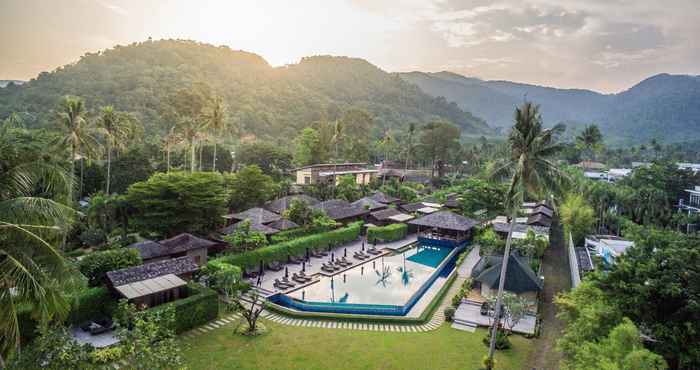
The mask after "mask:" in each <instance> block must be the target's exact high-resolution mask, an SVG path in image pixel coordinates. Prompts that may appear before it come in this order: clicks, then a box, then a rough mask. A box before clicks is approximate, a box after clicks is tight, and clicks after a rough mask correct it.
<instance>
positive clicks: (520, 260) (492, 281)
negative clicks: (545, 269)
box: [471, 252, 543, 305]
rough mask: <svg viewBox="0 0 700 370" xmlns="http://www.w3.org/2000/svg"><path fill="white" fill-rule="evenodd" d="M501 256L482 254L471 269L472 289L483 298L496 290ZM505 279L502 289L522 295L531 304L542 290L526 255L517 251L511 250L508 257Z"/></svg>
mask: <svg viewBox="0 0 700 370" xmlns="http://www.w3.org/2000/svg"><path fill="white" fill-rule="evenodd" d="M502 262H503V256H484V257H481V259H480V260H479V262H477V263H476V265H475V266H474V268H473V269H472V274H471V276H472V278H473V279H474V282H475V286H474V289H475V290H477V291H479V292H480V294H481V296H482V297H483V298H488V297H490V296H491V295H495V294H496V293H497V292H498V285H499V283H500V279H501V264H502ZM507 269H508V270H507V271H506V281H505V283H504V286H503V289H504V290H506V291H508V292H511V293H513V294H517V295H518V296H520V297H524V298H526V299H527V301H528V302H529V303H530V304H531V305H536V304H537V295H538V293H539V292H540V291H542V287H543V283H542V279H540V278H539V277H537V275H536V274H535V272H534V271H532V268H531V267H530V264H529V263H528V261H527V258H526V257H523V256H521V255H520V254H519V253H518V252H512V253H511V254H510V256H509V259H508V267H507Z"/></svg>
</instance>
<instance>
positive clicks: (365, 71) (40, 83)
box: [0, 40, 491, 141]
mask: <svg viewBox="0 0 700 370" xmlns="http://www.w3.org/2000/svg"><path fill="white" fill-rule="evenodd" d="M199 82H203V83H205V84H207V85H209V86H210V87H211V88H212V90H214V91H215V92H216V93H218V94H219V95H220V96H222V97H223V99H224V101H225V103H226V104H227V105H228V110H229V111H230V113H231V115H232V120H234V121H235V122H234V123H236V124H237V125H238V126H239V127H240V128H241V131H242V132H243V133H245V134H247V135H250V134H253V135H256V136H258V137H263V138H267V139H279V140H280V141H283V140H286V141H289V138H290V137H294V136H295V135H296V134H297V133H298V129H300V128H302V127H304V126H306V125H309V124H310V123H312V122H314V121H316V120H319V119H333V118H334V116H337V115H338V114H340V113H342V112H343V111H344V110H346V109H349V108H360V109H364V110H366V111H368V112H369V113H370V114H371V115H372V116H373V117H374V125H373V130H374V131H375V134H377V135H379V132H380V131H381V130H383V129H385V128H397V127H402V126H404V125H407V124H408V123H409V122H418V123H425V122H428V121H431V120H448V121H451V122H452V123H454V124H456V125H458V126H460V127H461V128H462V129H463V132H465V133H473V134H482V133H489V132H491V129H490V128H489V127H488V126H487V125H486V123H485V122H484V121H483V120H481V119H480V118H477V117H475V116H473V115H471V114H470V113H468V112H465V111H463V110H461V109H460V108H459V107H458V106H457V105H456V104H455V103H449V102H447V101H446V100H445V99H444V98H434V97H432V96H430V95H428V94H426V93H424V92H422V91H421V90H420V89H419V88H418V87H416V86H415V85H413V84H410V83H408V82H406V81H404V80H403V79H401V78H400V77H399V76H397V75H395V74H390V73H387V72H384V71H382V70H380V69H379V68H377V67H375V66H373V65H372V64H370V63H368V62H366V61H364V60H361V59H352V58H345V57H330V56H315V57H308V58H304V59H302V60H301V62H300V63H298V64H294V65H289V66H285V67H279V68H273V67H271V66H270V65H269V64H268V63H267V62H266V61H265V60H264V59H263V58H262V57H260V56H258V55H256V54H252V53H247V52H244V51H235V50H232V49H230V48H228V47H216V46H212V45H208V44H202V43H197V42H193V41H182V40H162V41H147V42H143V43H135V44H131V45H128V46H117V47H115V48H114V49H109V50H106V51H103V52H99V53H93V54H87V55H85V56H83V57H82V58H81V59H80V61H78V62H77V63H74V64H70V65H67V66H64V67H60V68H58V69H56V70H55V71H53V72H50V73H41V74H40V75H39V76H38V77H37V78H36V79H33V80H31V81H29V82H27V83H26V84H24V85H22V86H8V87H7V88H3V89H0V118H2V117H6V116H7V115H8V114H10V113H11V112H27V114H24V115H23V118H24V120H25V122H26V123H27V124H28V125H29V126H34V127H41V126H47V125H49V124H51V122H52V120H53V117H54V116H53V113H52V110H53V109H55V107H56V105H57V103H58V101H59V99H60V97H61V96H63V95H66V94H70V95H78V96H81V97H84V98H85V100H86V102H87V105H88V109H90V110H91V111H92V112H94V111H96V108H97V107H99V106H102V105H107V104H111V105H114V106H115V108H116V109H118V110H123V111H130V112H135V113H136V114H137V115H138V116H139V118H140V119H141V120H142V122H144V125H145V128H146V131H147V132H151V133H155V132H164V131H165V130H167V128H168V127H169V126H170V123H169V122H167V121H166V118H165V117H166V115H163V114H162V113H163V112H164V111H166V110H167V107H166V106H167V104H168V103H167V102H168V96H170V95H172V94H173V93H174V92H175V91H177V90H178V89H182V88H186V87H188V86H191V85H192V84H194V83H199Z"/></svg>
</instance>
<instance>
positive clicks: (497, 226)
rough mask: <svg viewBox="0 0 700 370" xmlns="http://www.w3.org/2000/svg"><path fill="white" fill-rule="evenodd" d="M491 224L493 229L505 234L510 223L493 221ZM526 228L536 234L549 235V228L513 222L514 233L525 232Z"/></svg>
mask: <svg viewBox="0 0 700 370" xmlns="http://www.w3.org/2000/svg"><path fill="white" fill-rule="evenodd" d="M491 226H493V231H495V232H497V233H505V234H507V233H508V232H509V231H510V224H507V223H505V222H494V223H492V224H491ZM528 230H532V231H533V232H534V233H535V234H536V235H545V236H548V235H549V228H548V227H545V226H537V225H524V224H515V226H514V228H513V231H514V232H516V233H527V232H528Z"/></svg>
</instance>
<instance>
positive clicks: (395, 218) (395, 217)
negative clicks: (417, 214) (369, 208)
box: [369, 208, 414, 226]
mask: <svg viewBox="0 0 700 370" xmlns="http://www.w3.org/2000/svg"><path fill="white" fill-rule="evenodd" d="M413 218H414V217H413V216H411V215H407V214H405V213H402V212H401V211H399V210H398V209H396V208H387V209H383V210H381V211H376V212H372V213H370V214H369V221H370V222H371V223H373V224H374V225H377V226H386V225H389V224H397V223H402V222H406V221H410V220H412V219H413Z"/></svg>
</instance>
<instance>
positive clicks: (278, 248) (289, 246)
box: [216, 221, 363, 268]
mask: <svg viewBox="0 0 700 370" xmlns="http://www.w3.org/2000/svg"><path fill="white" fill-rule="evenodd" d="M362 224H363V223H362V221H358V222H354V223H352V224H349V225H348V226H345V227H342V228H339V229H335V230H331V231H328V232H325V233H321V234H314V235H309V236H305V237H302V238H297V239H293V240H289V241H287V242H283V243H277V244H272V245H268V246H266V247H262V248H259V249H256V250H252V251H247V252H244V253H240V254H233V255H228V256H223V257H221V258H217V259H216V261H223V262H226V263H230V264H232V265H236V266H240V267H243V268H246V267H248V268H255V267H256V266H258V265H259V264H260V262H261V261H262V262H272V261H284V260H286V259H287V257H288V256H290V255H292V256H301V255H303V254H304V253H305V252H306V249H307V248H308V249H321V248H326V247H329V246H331V247H332V246H336V245H340V244H343V243H347V242H350V241H353V240H356V239H357V238H358V237H359V236H360V232H361V231H362Z"/></svg>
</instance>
